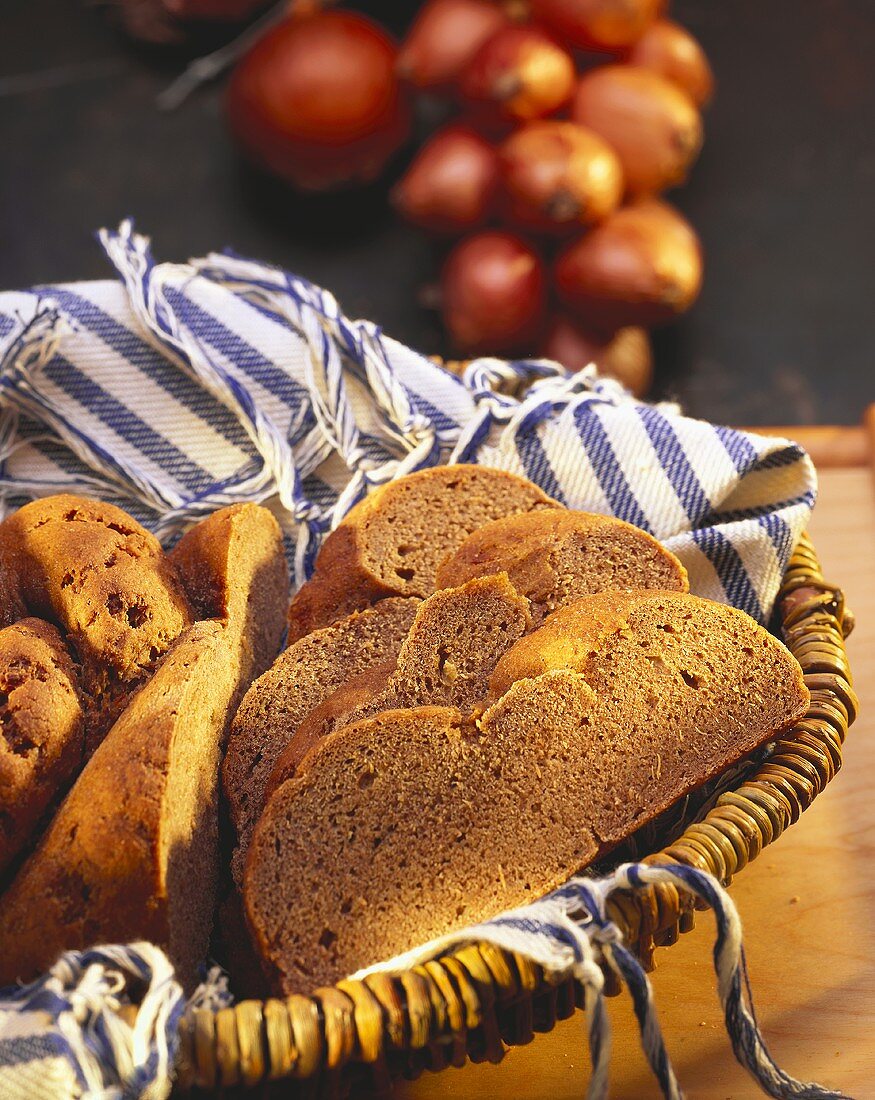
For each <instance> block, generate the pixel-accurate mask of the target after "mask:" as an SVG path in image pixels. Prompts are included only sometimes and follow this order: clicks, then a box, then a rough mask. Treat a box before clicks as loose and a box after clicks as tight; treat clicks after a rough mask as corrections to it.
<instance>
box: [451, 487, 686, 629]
mask: <svg viewBox="0 0 875 1100" xmlns="http://www.w3.org/2000/svg"><path fill="white" fill-rule="evenodd" d="M501 570H504V571H506V572H507V574H508V576H509V577H510V580H511V583H512V584H513V586H514V587H515V588H516V590H517V591H518V592H520V593H521V594H522V595H523V596H526V597H527V598H528V599H529V600H531V603H532V617H533V619H534V620H535V623H536V624H538V623H540V622H542V621H543V619H544V618H545V617H546V616H547V615H549V614H550V613H551V612H553V611H555V610H556V609H557V608H559V607H563V606H564V605H565V604H567V603H570V602H571V601H572V600H576V599H578V598H579V597H580V596H587V595H589V594H590V593H593V592H604V591H606V590H616V589H630V588H661V589H671V590H676V591H678V592H687V591H689V583H688V581H687V571H686V570H685V569H684V567H683V565H681V563H680V562H679V561H678V559H677V558H676V557H675V556H674V554H672V553H670V552H669V551H668V550H666V549H665V548H664V547H663V546H661V545H660V544H659V543H658V542H657V541H656V539H655V538H653V536H652V535H648V534H647V533H646V532H645V531H642V530H641V529H640V528H639V527H633V526H632V524H631V523H624V522H623V521H622V520H619V519H614V518H613V517H612V516H598V515H593V514H592V513H589V512H573V511H570V510H568V509H565V508H549V509H541V510H539V511H537V512H527V513H524V514H521V515H516V516H504V517H502V518H501V519H497V520H493V522H492V523H487V524H485V525H484V526H483V527H480V528H478V530H476V531H474V532H473V533H472V534H471V535H469V536H468V538H467V539H466V540H465V541H464V542H463V543H462V545H461V546H460V547H459V548H458V550H456V552H455V553H454V554H452V555H451V556H450V557H448V558H447V559H446V560H445V561H444V562H443V564H442V565H441V566H440V568H439V569H438V572H437V586H438V588H447V587H450V586H453V585H459V584H463V583H464V582H465V581H468V580H470V579H471V578H472V577H485V576H488V575H489V574H490V573H498V572H500V571H501Z"/></svg>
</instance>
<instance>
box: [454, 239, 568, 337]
mask: <svg viewBox="0 0 875 1100" xmlns="http://www.w3.org/2000/svg"><path fill="white" fill-rule="evenodd" d="M546 305H547V278H546V272H545V269H544V263H543V261H542V260H541V258H540V256H538V254H537V253H536V252H535V251H534V250H533V249H532V248H531V247H530V245H528V244H527V243H526V242H525V241H524V240H523V239H522V238H520V237H518V236H516V235H515V234H512V233H507V232H503V231H499V230H487V231H484V232H481V233H476V234H474V235H473V236H470V237H467V238H465V239H464V240H463V241H461V242H460V243H459V244H458V245H456V247H455V248H454V249H453V251H452V252H451V253H450V255H449V256H448V257H447V260H446V263H445V264H444V268H443V271H442V273H441V312H442V316H443V321H444V326H445V328H446V330H447V333H448V334H449V336H450V339H451V341H452V344H453V347H454V349H455V350H456V351H458V352H460V353H461V354H463V355H513V354H518V353H519V354H525V353H528V352H531V350H532V349H533V348H534V347H535V346H536V345H537V343H538V341H539V338H540V334H541V330H542V328H543V325H544V321H545V317H546Z"/></svg>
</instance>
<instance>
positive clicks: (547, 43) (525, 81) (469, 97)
mask: <svg viewBox="0 0 875 1100" xmlns="http://www.w3.org/2000/svg"><path fill="white" fill-rule="evenodd" d="M460 87H461V92H462V97H463V99H464V100H465V101H466V102H467V103H468V104H470V105H471V106H473V107H474V108H475V109H477V110H478V111H479V112H480V113H481V114H482V115H483V116H484V117H485V118H486V119H491V120H500V121H502V122H505V123H508V122H509V123H515V122H527V121H529V120H530V119H533V118H543V117H544V116H546V115H551V114H553V113H554V112H555V111H558V110H559V108H560V107H563V106H564V105H565V104H566V103H567V102H568V100H569V99H570V98H571V94H572V92H573V91H574V62H573V61H572V60H571V55H570V54H569V53H568V52H567V51H566V50H563V49H562V47H561V46H559V45H557V43H556V42H555V41H554V40H553V39H552V38H551V37H550V36H549V35H547V34H545V33H544V31H542V30H540V29H539V28H538V27H533V26H522V27H518V26H508V27H505V28H504V29H503V30H500V31H498V32H497V33H496V34H494V35H493V36H492V37H491V38H489V39H488V40H487V41H486V42H485V43H484V44H483V45H482V46H481V47H480V49H479V50H478V51H477V53H476V54H475V55H474V57H473V58H472V59H471V60H470V62H469V63H468V65H467V66H466V68H465V71H464V73H463V74H462V80H461V85H460Z"/></svg>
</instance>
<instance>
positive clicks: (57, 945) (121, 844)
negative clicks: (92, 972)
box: [0, 507, 285, 985]
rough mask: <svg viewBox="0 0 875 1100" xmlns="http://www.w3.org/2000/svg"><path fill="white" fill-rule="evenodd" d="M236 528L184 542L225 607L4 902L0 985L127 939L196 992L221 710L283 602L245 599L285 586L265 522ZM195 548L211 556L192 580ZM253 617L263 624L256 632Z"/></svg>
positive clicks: (86, 776) (159, 680) (107, 742)
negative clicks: (279, 583) (145, 945)
mask: <svg viewBox="0 0 875 1100" xmlns="http://www.w3.org/2000/svg"><path fill="white" fill-rule="evenodd" d="M235 516H236V517H238V518H237V519H236V520H235V522H233V523H228V522H226V521H227V519H228V518H229V517H228V516H227V515H226V516H223V515H222V513H218V514H217V516H214V517H210V519H208V520H206V521H204V525H203V527H204V530H205V532H206V533H207V534H208V535H209V537H207V538H205V539H202V540H201V539H199V537H198V536H193V538H192V540H191V542H190V543H189V547H188V551H187V553H188V555H189V561H188V566H189V567H190V568H191V570H192V571H193V574H197V575H198V576H201V577H202V578H212V579H211V581H210V583H209V585H208V588H209V591H211V592H214V593H224V594H225V596H224V597H222V599H221V600H220V601H219V600H217V602H216V603H215V604H214V605H213V606H212V608H210V607H209V606H208V604H207V602H206V601H205V602H204V610H213V611H216V612H218V613H219V614H220V616H221V617H220V618H219V619H214V620H208V621H204V622H197V623H194V624H193V625H192V626H190V627H188V628H187V629H186V630H185V631H184V632H183V634H182V635H181V636H180V637H179V639H177V641H176V642H175V643H174V644H173V646H172V648H171V649H170V650H169V652H168V653H167V654H166V656H165V657H164V659H163V660H162V661H161V662H160V664H159V666H158V668H157V670H156V672H155V675H154V676H153V677H152V678H151V679H150V680H148V681H147V682H146V683H145V684H144V685H143V687H142V688H141V689H140V691H138V692H137V693H136V694H135V695H134V696H133V698H132V699H131V701H130V702H129V704H128V706H127V707H126V708H125V710H124V711H123V713H122V715H121V716H120V718H119V719H118V720H117V721H116V723H115V724H114V725H113V727H112V729H111V730H110V731H109V733H108V734H107V736H106V738H105V739H104V741H103V742H102V744H101V745H100V747H99V748H98V749H97V751H96V752H95V753H94V755H93V756H92V757H91V759H90V761H89V762H88V764H87V765H86V767H85V769H84V770H83V772H82V774H81V775H80V776H79V779H78V780H77V782H76V783H75V785H74V786H73V788H72V790H71V791H70V793H69V795H68V796H67V798H66V799H65V801H64V802H63V803H62V805H61V807H60V809H59V810H58V812H57V813H56V814H55V816H54V818H53V820H52V822H51V824H50V825H49V827H48V829H47V830H46V833H45V835H44V836H43V839H42V841H41V843H40V844H39V846H38V847H37V849H36V850H35V852H34V853H33V855H31V857H30V858H29V859H28V860H27V862H26V863H25V864H24V865H23V867H22V868H21V870H20V871H19V873H18V875H17V876H16V878H15V879H14V880H13V883H12V885H11V886H10V888H9V889H8V890H7V892H6V893H5V894H4V895H3V897H2V898H0V928H2V929H3V935H2V936H0V985H2V984H5V983H6V982H9V981H13V980H15V979H16V978H24V979H28V978H31V977H33V976H34V975H35V974H36V973H38V972H39V971H41V970H43V969H45V968H46V966H48V965H50V964H51V963H52V962H53V961H54V959H55V957H56V956H57V954H58V952H59V951H62V950H64V949H67V948H81V947H86V946H88V945H90V944H92V943H95V942H98V941H102V942H110V943H113V942H125V941H126V940H131V939H149V940H152V941H153V942H155V943H158V944H160V945H161V946H163V947H164V948H166V950H167V951H168V953H169V955H170V958H171V960H172V961H173V963H174V965H175V966H176V967H177V973H178V975H179V977H180V979H181V980H182V981H183V982H185V983H186V984H187V985H191V984H193V982H194V979H195V976H196V969H197V966H198V965H199V964H200V963H201V962H203V960H204V958H205V957H206V952H207V946H208V943H209V934H210V928H211V925H212V919H213V912H214V908H215V900H216V882H217V878H218V871H219V853H218V838H217V833H218V791H219V759H220V754H221V749H222V744H223V741H224V735H225V731H226V729H227V726H228V721H229V714H230V707H231V704H232V702H233V700H234V699H236V698H237V697H238V696H239V694H240V693H241V691H242V690H244V689H245V687H246V686H247V683H246V679H245V678H246V677H247V676H248V675H249V674H250V670H251V668H252V666H253V663H254V662H255V663H258V662H259V661H267V660H269V659H270V653H269V652H267V651H266V650H265V643H264V639H269V638H277V639H278V637H279V633H280V631H281V630H282V620H283V615H284V610H285V608H284V601H283V600H282V598H279V599H276V598H275V599H274V600H273V602H272V603H270V602H265V603H264V604H260V603H259V601H260V595H259V593H257V592H256V591H255V588H256V587H257V586H258V585H260V584H261V583H262V582H263V580H264V578H265V577H269V578H273V579H274V581H275V580H276V579H277V577H278V576H280V575H281V573H282V567H281V566H280V565H279V563H278V561H277V560H275V559H276V558H280V559H281V556H282V548H281V545H280V543H279V541H278V539H277V529H276V522H275V520H274V519H273V517H272V516H271V515H270V513H269V512H267V510H266V509H263V508H257V507H254V509H253V510H249V509H248V508H247V509H246V510H245V514H244V515H243V517H242V518H240V513H239V512H238V511H234V512H233V513H232V517H231V518H234V517H235ZM243 531H245V538H237V537H232V535H233V533H234V532H236V534H237V535H240V534H241V532H243ZM202 534H203V532H202ZM225 536H227V538H226V540H225V541H226V547H225V549H224V550H223V549H221V548H220V547H219V543H220V542H221V540H222V539H223V538H224V537H225ZM199 543H201V544H202V545H204V546H205V547H208V549H209V553H208V554H206V555H205V556H204V558H203V560H202V562H201V566H200V568H198V566H197V562H196V547H197V546H198V544H199ZM205 583H206V581H205ZM238 593H239V595H238ZM274 595H276V593H274ZM255 612H257V613H258V614H259V615H260V616H266V617H267V621H260V622H259V623H258V624H257V626H256V624H255V623H254V621H253V614H254V613H255ZM253 634H254V635H255V636H254V637H253Z"/></svg>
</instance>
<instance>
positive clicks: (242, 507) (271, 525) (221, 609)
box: [170, 504, 289, 713]
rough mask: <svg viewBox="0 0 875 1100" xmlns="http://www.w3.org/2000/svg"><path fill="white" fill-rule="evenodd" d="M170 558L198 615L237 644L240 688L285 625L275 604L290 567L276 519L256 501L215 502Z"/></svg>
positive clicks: (265, 660)
mask: <svg viewBox="0 0 875 1100" xmlns="http://www.w3.org/2000/svg"><path fill="white" fill-rule="evenodd" d="M170 562H171V564H172V565H173V567H174V568H175V569H176V571H177V573H178V575H179V577H180V579H181V581H182V583H183V585H184V586H185V590H186V592H187V593H188V597H189V599H190V600H191V602H192V604H193V605H194V608H195V610H196V612H197V615H198V617H199V618H201V619H221V620H222V621H223V622H224V623H225V624H226V625H227V627H228V629H229V632H230V635H231V644H233V645H234V646H239V647H240V673H239V680H240V684H241V686H242V687H243V689H244V690H245V689H246V687H248V685H249V683H250V682H251V681H252V680H253V679H255V677H256V676H260V675H261V673H262V672H264V670H265V669H266V668H268V667H269V666H270V663H271V662H272V661H273V659H274V657H275V656H276V654H277V652H278V651H279V648H280V642H281V641H282V637H283V632H284V629H285V623H284V621H283V618H284V617H280V616H279V615H278V613H277V608H284V607H285V605H286V601H287V600H288V598H289V570H288V565H287V564H286V558H285V553H284V551H283V540H282V532H281V531H280V526H279V524H278V523H277V521H276V519H275V518H274V516H273V515H272V513H271V512H269V511H268V510H267V508H262V507H261V506H260V505H258V504H232V505H230V506H229V507H227V508H220V509H219V511H217V512H213V514H212V515H210V516H207V518H206V519H204V520H201V522H200V523H197V524H195V526H194V527H192V528H191V529H190V530H189V531H187V532H186V534H185V535H183V537H182V538H181V539H180V540H179V542H178V543H177V544H176V547H175V548H174V550H173V551H172V552H171V554H170ZM238 702H239V700H238V699H236V698H235V699H232V701H231V708H232V713H233V711H234V710H236V707H237V703H238Z"/></svg>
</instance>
